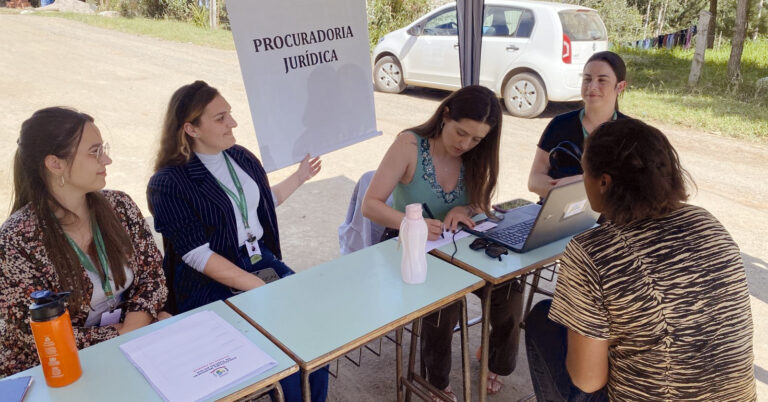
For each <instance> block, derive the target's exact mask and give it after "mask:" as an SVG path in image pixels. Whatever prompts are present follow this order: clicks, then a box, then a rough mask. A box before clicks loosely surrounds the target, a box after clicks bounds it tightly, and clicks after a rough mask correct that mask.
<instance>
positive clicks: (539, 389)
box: [525, 299, 608, 402]
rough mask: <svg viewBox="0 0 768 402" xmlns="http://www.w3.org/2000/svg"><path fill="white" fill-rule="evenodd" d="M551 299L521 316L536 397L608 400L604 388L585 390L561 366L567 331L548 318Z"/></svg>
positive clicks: (559, 401)
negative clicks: (589, 391)
mask: <svg viewBox="0 0 768 402" xmlns="http://www.w3.org/2000/svg"><path fill="white" fill-rule="evenodd" d="M551 306H552V299H547V300H542V301H540V302H539V303H537V304H536V305H535V306H534V307H533V308H532V309H531V312H530V313H528V317H526V318H525V348H526V352H527V353H528V368H529V369H530V370H531V381H532V382H533V390H534V392H536V400H537V401H541V402H565V401H570V402H603V401H608V397H607V393H606V388H605V387H603V388H602V389H600V390H598V391H595V392H593V393H586V392H584V391H582V390H581V389H579V387H577V386H576V385H574V384H573V382H571V376H570V375H568V370H567V369H566V368H565V358H566V355H567V353H568V330H567V329H566V328H565V327H564V326H562V325H560V324H558V323H556V322H554V321H552V320H550V319H549V318H548V316H549V308H550V307H551Z"/></svg>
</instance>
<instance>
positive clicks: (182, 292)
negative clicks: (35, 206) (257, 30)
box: [147, 81, 328, 401]
mask: <svg viewBox="0 0 768 402" xmlns="http://www.w3.org/2000/svg"><path fill="white" fill-rule="evenodd" d="M230 112H231V107H230V105H229V103H227V101H226V100H225V99H224V98H223V97H222V96H221V95H220V94H219V92H218V91H217V90H216V89H215V88H212V87H210V86H209V85H208V84H206V83H205V82H203V81H195V82H194V83H192V84H189V85H185V86H183V87H181V88H179V89H178V90H177V91H176V92H175V93H174V94H173V96H172V97H171V100H170V102H169V104H168V110H167V112H166V116H165V122H164V125H163V132H162V138H161V144H160V151H159V152H158V155H157V160H156V162H155V174H154V175H153V176H152V178H151V179H150V181H149V185H148V188H147V198H148V202H149V206H150V210H151V211H152V214H153V215H154V220H155V229H156V230H157V231H158V232H159V233H161V234H162V235H163V245H164V248H165V258H164V261H163V268H164V270H165V273H166V277H167V280H168V287H169V290H170V296H171V297H170V298H169V299H170V302H171V303H173V304H172V305H170V306H169V309H170V310H172V311H176V312H184V311H188V310H191V309H194V308H196V307H200V306H203V305H205V304H208V303H211V302H214V301H216V300H224V299H227V298H229V297H231V296H232V295H233V294H235V293H238V292H241V291H246V290H250V289H253V288H256V287H258V286H261V285H263V284H264V283H265V282H264V281H265V280H266V281H270V280H274V279H278V278H282V277H285V276H287V275H291V274H293V271H292V270H291V269H290V268H288V266H286V265H285V264H284V263H283V262H282V261H281V258H282V255H281V252H280V236H279V233H278V227H277V215H276V213H275V206H276V205H279V204H281V203H282V202H283V201H285V200H286V199H287V198H288V197H289V196H290V195H291V194H292V193H293V192H294V191H295V190H296V189H297V188H298V187H299V186H301V185H302V184H303V183H304V182H305V181H307V180H308V179H310V178H312V177H313V176H314V175H315V174H317V172H318V171H320V160H319V158H317V157H316V158H313V159H310V157H309V155H307V157H306V158H304V160H303V161H302V162H301V164H300V165H299V168H298V170H297V171H296V172H294V173H293V174H292V175H291V176H289V177H288V178H287V179H285V180H284V181H282V182H280V183H278V184H276V185H275V186H272V187H270V185H269V180H268V179H267V175H266V172H265V171H264V169H263V168H262V166H261V163H260V162H259V160H258V159H257V158H256V156H254V155H253V154H252V153H251V152H249V151H248V150H247V149H245V148H243V147H241V146H238V145H235V137H234V136H233V134H232V129H233V128H235V127H237V123H236V122H235V120H234V119H233V117H232V115H231V114H230ZM265 308H268V307H265ZM293 377H295V378H293ZM281 384H282V386H283V388H284V391H285V396H286V400H300V399H301V389H300V386H299V377H298V376H291V377H289V378H288V379H286V380H283V381H281ZM310 385H311V386H312V400H313V401H322V400H325V394H326V391H327V386H328V377H327V372H326V371H325V370H319V371H316V372H315V373H313V374H312V376H310Z"/></svg>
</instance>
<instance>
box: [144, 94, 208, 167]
mask: <svg viewBox="0 0 768 402" xmlns="http://www.w3.org/2000/svg"><path fill="white" fill-rule="evenodd" d="M218 95H219V91H218V90H217V89H216V88H213V87H211V86H209V85H208V84H207V83H206V82H205V81H200V80H198V81H195V82H193V83H191V84H189V85H184V86H183V87H181V88H179V89H177V90H176V92H174V93H173V95H172V96H171V100H170V101H169V102H168V109H167V110H166V111H165V121H164V122H163V132H162V133H161V136H160V151H158V153H157V158H156V159H155V172H157V171H158V170H160V169H162V168H164V167H166V166H174V165H183V164H185V163H187V161H189V158H190V156H191V155H192V145H193V144H194V142H193V141H194V139H193V138H190V137H189V136H188V135H187V134H186V133H185V132H184V123H192V124H194V125H199V124H200V116H202V115H203V111H204V110H205V107H206V106H208V104H209V103H211V101H212V100H213V98H215V97H216V96H218Z"/></svg>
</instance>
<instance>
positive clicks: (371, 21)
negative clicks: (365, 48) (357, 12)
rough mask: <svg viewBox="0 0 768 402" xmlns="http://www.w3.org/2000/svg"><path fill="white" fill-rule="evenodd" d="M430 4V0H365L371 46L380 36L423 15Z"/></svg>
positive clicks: (374, 44)
mask: <svg viewBox="0 0 768 402" xmlns="http://www.w3.org/2000/svg"><path fill="white" fill-rule="evenodd" d="M431 4H432V2H430V0H366V5H367V8H368V37H369V39H370V41H371V48H373V46H376V43H378V41H379V38H381V37H382V36H384V35H386V34H387V33H389V32H392V31H394V30H396V29H400V28H402V27H404V26H406V25H408V24H410V23H411V22H413V21H414V20H415V19H416V18H418V17H421V16H422V15H424V14H425V13H426V12H427V11H429V10H430V8H431Z"/></svg>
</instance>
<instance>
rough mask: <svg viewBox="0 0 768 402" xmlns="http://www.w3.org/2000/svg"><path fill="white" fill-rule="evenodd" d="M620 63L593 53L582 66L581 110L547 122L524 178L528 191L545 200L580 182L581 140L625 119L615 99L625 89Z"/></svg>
mask: <svg viewBox="0 0 768 402" xmlns="http://www.w3.org/2000/svg"><path fill="white" fill-rule="evenodd" d="M626 77H627V68H626V66H625V65H624V60H622V59H621V56H619V55H618V54H616V53H613V52H610V51H603V52H597V53H595V54H593V55H592V57H590V58H589V60H587V64H585V65H584V73H583V80H582V82H581V98H582V99H583V100H584V107H583V108H582V109H579V110H575V111H573V112H568V113H563V114H561V115H559V116H556V117H555V118H553V119H552V121H550V122H549V125H547V128H545V129H544V133H543V134H541V139H539V144H538V148H537V149H536V155H535V156H534V158H533V164H532V166H531V172H530V174H529V176H528V190H530V191H532V192H534V193H536V194H538V195H539V197H541V198H546V196H547V194H548V193H549V190H551V189H552V187H555V186H558V185H563V184H568V183H572V182H574V181H578V180H581V178H582V176H581V175H582V170H581V166H580V164H579V160H580V159H581V152H582V149H584V139H585V138H587V136H588V135H589V133H591V132H592V131H594V130H595V129H596V128H597V127H598V126H599V125H601V124H603V123H605V122H606V121H610V120H617V119H625V118H627V116H625V115H624V114H622V113H621V112H619V100H618V98H619V95H621V93H622V91H624V88H626V86H627V81H626Z"/></svg>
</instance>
